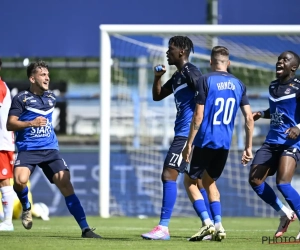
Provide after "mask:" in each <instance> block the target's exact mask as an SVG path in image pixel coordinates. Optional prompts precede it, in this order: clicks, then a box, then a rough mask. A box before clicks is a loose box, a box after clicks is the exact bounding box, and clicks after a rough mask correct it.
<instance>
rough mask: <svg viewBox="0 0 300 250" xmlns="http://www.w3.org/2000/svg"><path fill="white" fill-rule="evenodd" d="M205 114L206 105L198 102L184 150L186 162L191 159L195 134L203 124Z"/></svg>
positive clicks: (183, 154)
mask: <svg viewBox="0 0 300 250" xmlns="http://www.w3.org/2000/svg"><path fill="white" fill-rule="evenodd" d="M203 115H204V105H200V104H196V107H195V111H194V115H193V119H192V122H191V125H190V132H189V137H188V139H187V143H186V146H185V148H184V150H183V152H182V156H183V159H184V160H185V161H186V162H189V161H190V154H191V151H192V144H193V142H194V139H195V136H196V135H197V133H198V130H199V128H200V126H201V123H202V121H203Z"/></svg>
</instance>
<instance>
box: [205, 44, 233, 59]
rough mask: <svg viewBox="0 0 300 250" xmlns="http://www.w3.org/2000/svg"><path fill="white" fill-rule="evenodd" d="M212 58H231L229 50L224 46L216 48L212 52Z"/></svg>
mask: <svg viewBox="0 0 300 250" xmlns="http://www.w3.org/2000/svg"><path fill="white" fill-rule="evenodd" d="M210 56H211V58H213V57H216V56H228V57H229V50H228V49H227V48H226V47H224V46H215V47H213V49H212V50H211V54H210Z"/></svg>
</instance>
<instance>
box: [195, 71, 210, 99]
mask: <svg viewBox="0 0 300 250" xmlns="http://www.w3.org/2000/svg"><path fill="white" fill-rule="evenodd" d="M207 94H208V85H207V77H204V76H201V77H200V78H199V79H198V81H197V82H196V93H195V102H196V103H197V104H200V105H204V104H205V101H206V98H207Z"/></svg>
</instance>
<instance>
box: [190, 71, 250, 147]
mask: <svg viewBox="0 0 300 250" xmlns="http://www.w3.org/2000/svg"><path fill="white" fill-rule="evenodd" d="M195 101H196V103H197V104H200V105H204V117H203V121H202V124H201V126H200V128H199V131H198V133H197V135H196V137H195V139H194V145H195V146H197V147H200V148H204V147H207V148H212V149H229V148H230V144H231V139H232V133H233V129H234V120H235V117H236V113H237V111H238V108H239V107H240V106H244V105H249V101H248V98H247V95H246V87H245V85H244V84H243V83H242V82H241V81H240V80H239V79H237V78H236V77H234V76H233V75H231V74H229V73H227V72H221V71H217V72H212V73H209V74H205V75H203V76H202V77H201V78H200V79H199V81H198V83H197V92H196V96H195Z"/></svg>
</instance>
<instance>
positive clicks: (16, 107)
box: [8, 95, 25, 117]
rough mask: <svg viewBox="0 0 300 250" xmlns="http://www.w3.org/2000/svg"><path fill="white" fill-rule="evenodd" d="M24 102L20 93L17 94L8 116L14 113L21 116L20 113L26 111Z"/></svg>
mask: <svg viewBox="0 0 300 250" xmlns="http://www.w3.org/2000/svg"><path fill="white" fill-rule="evenodd" d="M24 108H25V107H24V103H23V101H22V100H20V98H18V95H16V96H15V97H14V98H13V100H12V102H11V107H10V110H9V113H8V116H11V115H14V116H17V117H20V115H21V114H22V113H23V111H24Z"/></svg>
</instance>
